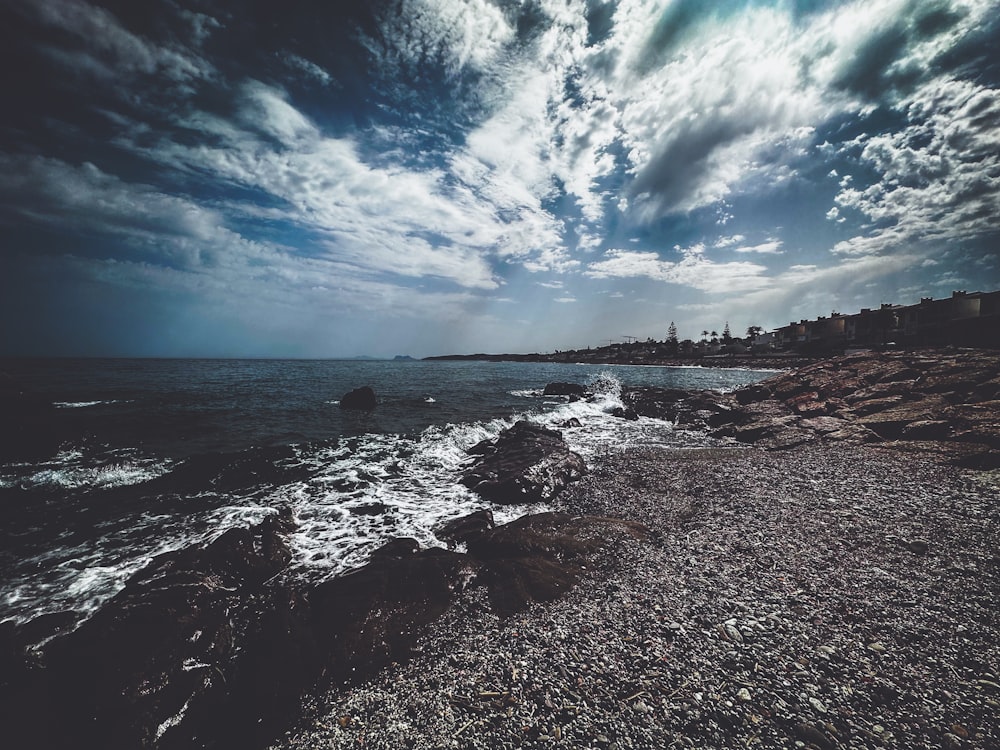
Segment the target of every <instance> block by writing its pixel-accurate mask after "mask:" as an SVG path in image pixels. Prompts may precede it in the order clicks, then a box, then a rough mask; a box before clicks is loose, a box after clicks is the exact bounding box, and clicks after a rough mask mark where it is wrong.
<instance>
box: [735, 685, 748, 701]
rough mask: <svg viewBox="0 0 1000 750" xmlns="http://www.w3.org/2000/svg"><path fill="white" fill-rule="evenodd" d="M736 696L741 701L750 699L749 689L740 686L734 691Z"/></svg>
mask: <svg viewBox="0 0 1000 750" xmlns="http://www.w3.org/2000/svg"><path fill="white" fill-rule="evenodd" d="M736 697H737V698H739V699H740V700H741V701H748V700H750V691H749V690H747V689H746V688H740V689H739V690H738V691H736Z"/></svg>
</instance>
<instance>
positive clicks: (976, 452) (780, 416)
mask: <svg viewBox="0 0 1000 750" xmlns="http://www.w3.org/2000/svg"><path fill="white" fill-rule="evenodd" d="M645 390H651V389H645ZM634 398H635V399H636V401H635V405H636V408H637V410H640V413H643V411H642V409H644V408H646V409H649V410H655V411H659V412H660V413H661V414H663V413H668V414H672V415H673V418H675V419H678V420H680V421H683V420H684V419H685V418H687V417H688V416H689V415H690V416H696V417H698V418H700V419H702V421H703V422H704V424H706V425H708V426H710V427H712V428H714V433H713V434H715V435H716V436H718V437H731V438H735V439H736V440H739V441H740V442H745V443H754V444H757V445H759V446H761V447H764V448H768V449H782V448H793V447H795V446H797V445H802V444H803V443H807V442H811V441H814V440H820V439H825V440H849V441H856V442H878V443H887V444H890V445H893V446H896V447H900V448H906V449H913V450H924V451H933V452H937V453H941V454H945V455H948V456H950V457H951V458H953V459H954V460H955V461H957V462H958V463H960V464H962V465H966V466H972V467H980V468H994V467H998V466H1000V353H997V352H987V351H976V352H973V351H949V350H933V351H916V352H885V353H862V354H853V355H848V356H844V357H836V358H833V359H829V360H823V361H821V362H816V363H813V364H810V365H808V366H806V367H803V368H801V369H798V370H793V371H790V372H786V373H782V374H781V375H777V376H775V377H773V378H770V379H768V380H765V381H763V382H761V383H758V384H756V385H752V386H748V387H746V388H742V389H740V390H737V391H735V392H734V393H732V394H707V393H699V394H694V395H692V396H690V397H688V398H676V399H674V400H673V401H671V399H673V394H671V399H667V398H664V397H663V396H662V394H661V395H657V394H655V393H641V394H639V395H637V396H635V397H634ZM650 404H655V409H653V407H651V406H650Z"/></svg>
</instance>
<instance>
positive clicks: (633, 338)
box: [622, 334, 639, 344]
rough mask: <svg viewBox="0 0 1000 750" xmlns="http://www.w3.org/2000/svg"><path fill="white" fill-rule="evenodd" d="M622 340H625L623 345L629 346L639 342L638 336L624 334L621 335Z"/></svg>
mask: <svg viewBox="0 0 1000 750" xmlns="http://www.w3.org/2000/svg"><path fill="white" fill-rule="evenodd" d="M622 338H623V339H625V343H626V344H631V343H633V342H635V341H638V340H639V337H638V336H626V335H624V334H622ZM629 339H631V341H629Z"/></svg>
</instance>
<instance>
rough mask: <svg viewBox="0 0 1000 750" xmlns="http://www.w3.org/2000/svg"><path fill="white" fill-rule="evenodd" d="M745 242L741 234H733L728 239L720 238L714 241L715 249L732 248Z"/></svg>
mask: <svg viewBox="0 0 1000 750" xmlns="http://www.w3.org/2000/svg"><path fill="white" fill-rule="evenodd" d="M744 240H746V237H745V236H743V235H742V234H733V235H730V236H728V237H720V238H719V239H717V240H716V241H715V247H732V246H733V245H738V244H740V243H741V242H743V241H744Z"/></svg>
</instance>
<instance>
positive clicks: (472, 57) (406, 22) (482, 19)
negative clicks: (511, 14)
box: [368, 0, 515, 76]
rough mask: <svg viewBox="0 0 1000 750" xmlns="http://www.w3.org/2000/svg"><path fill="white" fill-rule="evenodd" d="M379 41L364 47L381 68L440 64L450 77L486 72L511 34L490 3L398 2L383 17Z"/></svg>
mask: <svg viewBox="0 0 1000 750" xmlns="http://www.w3.org/2000/svg"><path fill="white" fill-rule="evenodd" d="M379 26H380V32H381V34H380V36H381V39H380V40H376V39H369V40H368V45H369V49H370V51H372V52H373V54H374V55H375V57H376V59H377V60H378V62H379V64H381V65H383V66H385V67H396V66H399V65H401V64H405V65H411V66H425V65H428V64H433V63H436V62H438V61H440V62H441V63H442V64H443V66H444V69H445V70H446V72H447V73H448V75H450V76H455V75H457V74H458V73H460V72H461V71H462V70H463V69H464V68H466V67H471V68H475V69H478V70H486V69H487V68H489V67H490V66H491V65H492V64H494V63H495V62H496V61H497V59H498V58H499V57H500V55H501V54H502V53H503V51H504V48H505V46H506V45H507V44H508V43H509V42H511V41H512V40H513V38H514V35H515V29H514V28H513V27H512V26H511V25H510V23H508V20H507V18H506V16H505V15H504V13H503V11H502V10H501V9H500V8H498V7H497V6H496V5H495V4H493V3H491V2H488V0H402V2H400V3H398V4H393V5H392V6H390V7H388V8H387V9H385V10H384V11H383V12H382V15H381V17H380V24H379Z"/></svg>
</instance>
